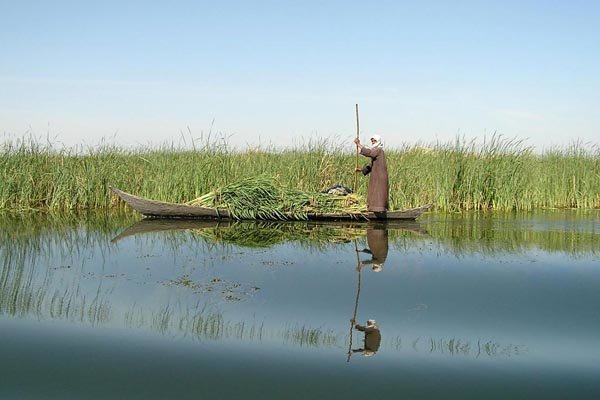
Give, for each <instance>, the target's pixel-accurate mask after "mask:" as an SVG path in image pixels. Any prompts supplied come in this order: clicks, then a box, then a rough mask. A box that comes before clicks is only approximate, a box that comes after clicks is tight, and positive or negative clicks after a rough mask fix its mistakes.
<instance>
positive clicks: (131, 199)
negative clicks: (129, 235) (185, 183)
mask: <svg viewBox="0 0 600 400" xmlns="http://www.w3.org/2000/svg"><path fill="white" fill-rule="evenodd" d="M110 189H111V190H112V191H113V192H114V193H115V194H116V195H117V196H119V197H120V198H121V199H122V200H123V201H124V202H125V203H127V204H128V205H129V206H130V207H131V208H133V209H134V210H136V211H138V212H140V213H141V214H143V215H145V216H146V217H151V218H180V219H218V220H219V219H220V220H230V219H234V217H233V216H231V215H230V213H229V211H228V210H227V209H224V208H218V209H217V208H207V207H200V206H193V205H188V204H181V203H167V202H164V201H157V200H150V199H145V198H143V197H138V196H134V195H132V194H129V193H126V192H123V191H121V190H119V189H117V188H114V187H111V188H110ZM431 207H432V205H431V204H427V205H424V206H421V207H416V208H410V209H406V210H399V211H387V212H381V213H374V212H367V213H356V214H329V213H312V212H311V213H307V215H306V217H307V219H309V220H332V221H339V220H346V221H348V220H350V221H351V220H367V221H368V220H415V219H416V218H417V217H419V216H420V215H421V214H422V213H423V212H425V211H427V210H428V209H430V208H431ZM290 219H294V218H291V217H290Z"/></svg>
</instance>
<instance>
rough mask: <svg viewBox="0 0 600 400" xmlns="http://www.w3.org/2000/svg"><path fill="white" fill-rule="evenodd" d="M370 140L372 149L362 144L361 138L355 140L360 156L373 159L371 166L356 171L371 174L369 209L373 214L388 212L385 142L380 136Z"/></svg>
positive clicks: (368, 195)
mask: <svg viewBox="0 0 600 400" xmlns="http://www.w3.org/2000/svg"><path fill="white" fill-rule="evenodd" d="M370 140H371V148H366V147H365V146H363V145H362V144H361V143H360V139H359V138H356V139H354V143H355V144H356V147H357V148H358V149H359V150H360V154H362V155H363V156H365V157H369V158H370V159H371V165H369V166H367V167H365V168H362V169H359V168H357V169H356V171H357V172H362V173H363V175H368V174H371V176H370V177H369V190H368V193H367V209H368V210H369V211H372V212H386V211H387V210H388V205H389V200H388V197H389V182H388V172H387V164H386V162H385V153H384V151H383V142H382V140H381V136H379V135H372V136H371V137H370Z"/></svg>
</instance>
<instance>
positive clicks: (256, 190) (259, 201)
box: [187, 175, 366, 220]
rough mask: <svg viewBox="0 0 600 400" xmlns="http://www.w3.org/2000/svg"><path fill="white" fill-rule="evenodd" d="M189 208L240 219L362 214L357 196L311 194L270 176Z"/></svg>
mask: <svg viewBox="0 0 600 400" xmlns="http://www.w3.org/2000/svg"><path fill="white" fill-rule="evenodd" d="M187 204H190V205H198V206H203V207H210V208H224V209H227V210H228V211H229V213H230V214H231V215H232V216H233V217H234V218H236V219H274V220H286V219H307V218H308V216H307V214H308V213H311V212H316V213H345V214H350V213H353V214H355V213H361V212H366V205H364V202H363V204H361V203H360V202H359V201H358V199H357V197H356V196H335V195H330V194H323V193H309V192H304V191H302V190H299V189H294V188H289V187H286V186H283V185H281V184H280V183H279V182H277V181H276V180H275V179H273V178H270V177H268V176H266V175H260V176H257V177H250V178H245V179H241V180H239V181H236V182H233V183H230V184H227V185H225V186H223V187H221V188H219V189H216V190H214V191H212V192H209V193H207V194H205V195H203V196H201V197H198V198H196V199H194V200H192V201H190V202H188V203H187Z"/></svg>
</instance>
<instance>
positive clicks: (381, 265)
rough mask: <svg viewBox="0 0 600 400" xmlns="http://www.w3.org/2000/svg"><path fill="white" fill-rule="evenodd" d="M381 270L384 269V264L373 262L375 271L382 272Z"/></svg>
mask: <svg viewBox="0 0 600 400" xmlns="http://www.w3.org/2000/svg"><path fill="white" fill-rule="evenodd" d="M381 270H383V264H381V263H379V264H376V263H374V264H373V271H374V272H381Z"/></svg>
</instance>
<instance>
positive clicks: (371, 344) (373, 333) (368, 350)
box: [352, 319, 381, 356]
mask: <svg viewBox="0 0 600 400" xmlns="http://www.w3.org/2000/svg"><path fill="white" fill-rule="evenodd" d="M353 322H356V321H353ZM354 329H356V330H359V331H361V332H364V333H365V342H364V348H362V349H352V351H353V352H355V353H363V355H365V356H372V355H374V354H375V353H376V352H377V350H379V345H380V344H381V332H379V328H378V327H377V325H376V324H375V320H374V319H369V320H367V325H366V326H362V325H359V324H355V325H354Z"/></svg>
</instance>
